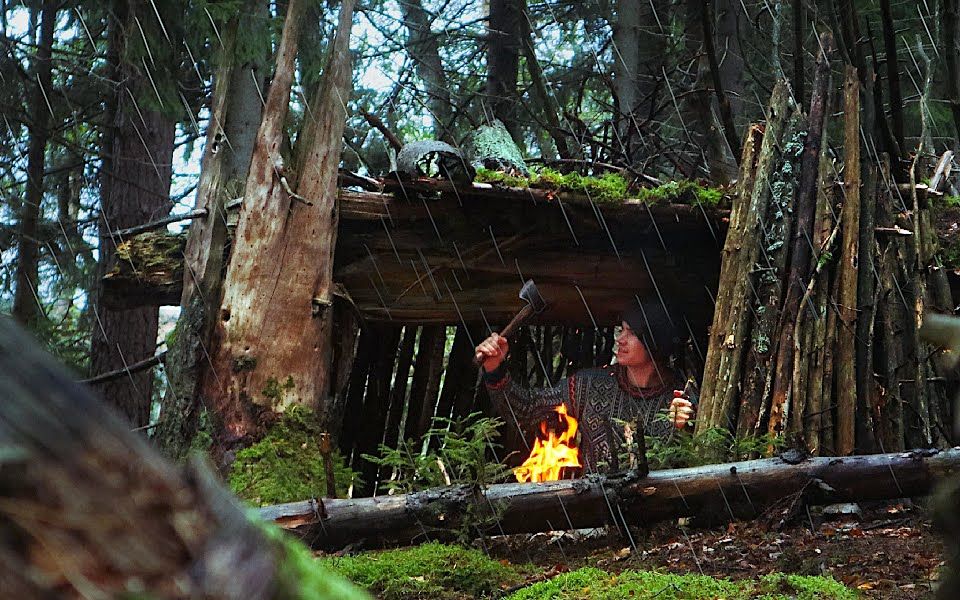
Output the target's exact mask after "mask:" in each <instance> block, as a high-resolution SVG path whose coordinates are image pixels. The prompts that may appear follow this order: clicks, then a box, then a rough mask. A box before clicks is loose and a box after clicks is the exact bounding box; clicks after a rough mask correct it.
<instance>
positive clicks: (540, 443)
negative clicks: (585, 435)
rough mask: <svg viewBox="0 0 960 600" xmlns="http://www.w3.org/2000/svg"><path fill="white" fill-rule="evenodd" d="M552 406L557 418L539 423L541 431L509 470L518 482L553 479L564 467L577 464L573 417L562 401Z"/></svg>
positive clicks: (574, 420)
mask: <svg viewBox="0 0 960 600" xmlns="http://www.w3.org/2000/svg"><path fill="white" fill-rule="evenodd" d="M555 410H556V412H557V419H556V420H555V421H554V419H553V418H550V419H548V420H546V421H543V422H542V423H540V432H541V435H538V436H537V439H536V440H535V441H534V442H533V449H532V450H531V451H530V457H529V458H527V460H526V461H524V463H523V464H522V465H520V466H519V467H517V468H516V469H514V470H513V474H514V475H515V476H516V477H517V481H519V482H520V483H526V482H529V481H557V480H558V479H560V475H561V474H562V471H563V469H564V468H575V467H579V466H581V465H580V450H579V449H578V448H577V444H576V436H577V420H576V419H574V418H573V417H571V416H570V415H568V414H567V407H566V405H564V404H561V405H560V406H558V407H557V408H556V409H555Z"/></svg>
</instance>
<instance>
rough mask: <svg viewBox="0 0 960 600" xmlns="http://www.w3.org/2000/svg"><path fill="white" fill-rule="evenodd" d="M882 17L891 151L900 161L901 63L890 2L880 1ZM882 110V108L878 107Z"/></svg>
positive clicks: (901, 128)
mask: <svg viewBox="0 0 960 600" xmlns="http://www.w3.org/2000/svg"><path fill="white" fill-rule="evenodd" d="M880 15H881V18H882V21H883V48H884V54H886V66H887V86H888V87H889V88H890V122H891V123H892V129H893V138H894V140H895V141H896V143H897V147H896V149H891V151H892V154H893V156H894V158H895V159H896V160H898V159H899V158H900V156H901V153H902V152H903V148H904V145H903V95H902V94H901V93H900V63H899V61H898V59H897V32H896V29H895V25H894V22H893V14H892V13H891V11H890V0H880ZM876 108H877V109H878V110H882V108H883V107H882V106H878V107H876Z"/></svg>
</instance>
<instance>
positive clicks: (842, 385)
mask: <svg viewBox="0 0 960 600" xmlns="http://www.w3.org/2000/svg"><path fill="white" fill-rule="evenodd" d="M843 108H844V111H843V112H844V126H843V133H844V140H843V148H844V160H843V165H844V169H843V211H842V213H841V216H840V219H841V221H842V224H843V246H842V249H841V252H840V262H839V265H838V274H837V276H838V277H839V278H840V284H839V295H838V297H837V305H838V309H839V311H840V312H839V321H840V322H839V326H840V329H839V330H838V331H837V351H836V354H835V360H836V361H837V369H836V376H837V396H836V398H837V422H836V429H835V430H834V433H835V435H836V445H835V448H834V449H835V451H836V453H837V454H840V455H847V454H852V453H853V449H854V445H855V427H854V421H855V417H856V407H857V392H858V390H857V373H856V368H855V367H856V357H855V353H856V341H857V339H856V334H857V323H856V322H857V306H858V304H857V275H858V264H859V253H858V249H859V243H860V241H861V240H860V82H859V80H858V79H857V69H856V68H855V67H852V66H849V65H848V66H847V67H846V72H845V74H844V82H843ZM871 241H872V234H871V240H864V243H870V242H871ZM859 392H860V393H862V394H865V393H866V390H859Z"/></svg>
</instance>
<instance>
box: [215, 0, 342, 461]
mask: <svg viewBox="0 0 960 600" xmlns="http://www.w3.org/2000/svg"><path fill="white" fill-rule="evenodd" d="M353 6H354V3H353V2H352V1H351V0H347V1H346V2H344V3H343V4H342V5H341V10H340V19H339V24H338V27H337V32H336V36H335V38H334V40H333V42H332V44H331V48H332V52H331V54H330V59H329V61H328V63H327V65H326V69H325V74H324V78H323V81H322V82H321V84H320V86H319V89H318V91H317V93H316V94H315V95H314V96H313V98H312V99H311V101H310V103H309V104H310V107H311V108H310V110H309V111H307V115H308V116H307V119H308V121H307V123H306V125H305V127H304V130H303V132H302V133H301V135H300V136H299V138H298V141H297V148H296V149H295V156H294V159H293V164H284V161H283V158H282V157H281V156H280V152H279V151H280V147H281V142H282V137H283V129H284V124H285V120H286V115H287V107H288V104H289V98H290V86H291V84H292V81H293V75H294V65H295V57H296V51H297V38H298V35H299V28H300V25H301V24H302V21H303V19H302V16H303V10H304V3H303V2H301V1H300V0H291V2H290V3H289V4H288V6H287V17H286V20H285V23H284V30H283V35H282V38H281V42H280V46H279V48H278V52H277V66H276V71H275V74H274V78H273V82H272V84H271V86H270V91H269V95H268V97H267V101H266V104H265V107H264V111H263V115H264V116H263V121H262V123H261V126H260V131H259V133H258V135H257V143H256V146H255V150H254V154H253V158H252V160H251V164H250V172H249V176H248V178H247V184H246V190H245V193H244V200H243V206H242V208H241V214H240V220H239V223H238V226H237V232H236V236H235V238H234V248H233V251H232V254H231V257H230V262H229V265H228V268H227V274H226V279H225V282H224V295H223V300H222V301H221V304H220V309H219V313H218V315H217V321H216V324H215V326H214V331H213V335H212V341H211V343H210V345H209V347H210V349H211V368H210V369H209V370H208V372H207V373H205V375H204V382H203V393H204V395H205V396H206V397H207V398H210V400H211V405H212V406H213V408H214V412H215V413H216V419H217V421H218V427H217V428H216V435H215V442H216V445H215V450H217V451H218V452H219V453H224V452H229V451H230V450H231V449H233V448H236V447H237V446H242V445H246V444H247V443H250V442H251V441H254V440H256V439H257V438H258V437H259V436H260V435H262V434H263V429H262V425H263V423H264V422H265V421H267V420H269V415H271V414H272V413H274V412H275V411H278V410H282V409H283V407H284V406H285V405H288V404H292V403H296V404H301V405H305V406H307V407H309V408H311V409H313V410H314V411H315V412H316V413H317V415H318V417H319V418H320V419H321V422H323V426H324V427H325V428H336V427H335V425H336V424H333V423H328V422H326V421H327V419H326V417H327V415H333V414H340V412H339V411H338V410H336V408H337V406H336V404H335V400H334V399H333V398H332V396H331V372H330V371H331V362H332V356H331V355H332V332H331V324H332V322H333V281H332V268H333V251H334V246H335V243H336V232H337V223H338V219H337V167H338V165H339V162H340V153H341V143H342V142H341V137H342V133H343V128H344V125H345V121H346V114H345V112H344V111H345V110H346V108H345V107H346V104H345V99H346V98H347V97H348V96H349V94H350V85H351V63H350V53H349V40H350V30H351V24H352V20H353Z"/></svg>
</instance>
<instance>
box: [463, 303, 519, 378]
mask: <svg viewBox="0 0 960 600" xmlns="http://www.w3.org/2000/svg"><path fill="white" fill-rule="evenodd" d="M532 314H533V307H532V306H530V305H529V304H528V305H526V306H524V307H523V308H521V309H520V312H518V313H517V314H516V315H514V317H513V319H511V320H510V322H509V323H507V326H506V327H504V328H503V329H501V330H500V331H499V332H498V333H499V334H500V336H501V337H510V336H511V335H513V332H514V330H516V328H517V327H520V326H521V325H523V322H524V321H526V320H527V319H528V318H530V315H532ZM473 364H474V365H476V366H478V367H479V366H480V365H481V364H483V360H482V359H478V358H477V357H476V356H474V357H473Z"/></svg>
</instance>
